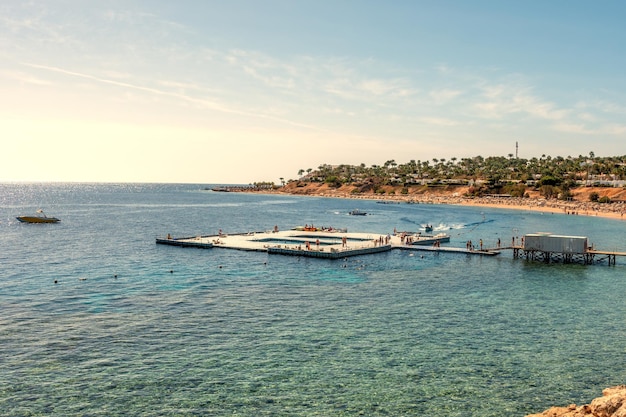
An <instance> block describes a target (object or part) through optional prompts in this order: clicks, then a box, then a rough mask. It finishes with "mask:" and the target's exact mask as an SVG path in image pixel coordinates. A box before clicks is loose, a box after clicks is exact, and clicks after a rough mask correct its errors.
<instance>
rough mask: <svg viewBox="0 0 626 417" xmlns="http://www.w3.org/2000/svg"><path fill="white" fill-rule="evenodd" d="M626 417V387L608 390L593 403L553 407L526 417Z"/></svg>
mask: <svg viewBox="0 0 626 417" xmlns="http://www.w3.org/2000/svg"><path fill="white" fill-rule="evenodd" d="M585 416H593V417H626V385H618V386H616V387H611V388H607V389H605V390H604V391H602V397H598V398H595V399H594V400H593V401H591V403H589V404H585V405H580V406H577V405H576V404H570V405H568V406H566V407H551V408H549V409H547V410H545V411H544V412H542V413H538V414H528V415H527V416H526V417H585Z"/></svg>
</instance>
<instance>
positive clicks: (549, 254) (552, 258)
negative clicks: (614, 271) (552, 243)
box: [505, 246, 626, 266]
mask: <svg viewBox="0 0 626 417" xmlns="http://www.w3.org/2000/svg"><path fill="white" fill-rule="evenodd" d="M505 249H512V250H513V258H515V259H519V258H526V260H530V261H539V262H545V263H565V264H570V263H582V264H584V265H593V264H596V263H601V262H604V261H607V263H608V265H609V266H611V265H615V262H616V258H617V257H618V256H626V252H617V251H602V250H594V249H587V250H586V251H585V252H581V253H567V252H554V251H543V250H533V249H530V250H529V249H524V247H523V246H516V247H510V248H505Z"/></svg>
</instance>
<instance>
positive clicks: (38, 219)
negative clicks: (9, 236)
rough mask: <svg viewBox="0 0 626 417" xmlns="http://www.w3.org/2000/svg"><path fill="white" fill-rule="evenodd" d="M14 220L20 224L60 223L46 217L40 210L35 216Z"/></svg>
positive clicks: (20, 217)
mask: <svg viewBox="0 0 626 417" xmlns="http://www.w3.org/2000/svg"><path fill="white" fill-rule="evenodd" d="M16 219H17V220H19V221H20V222H22V223H58V222H60V221H61V220H59V219H57V218H56V217H48V216H46V215H45V213H44V212H43V210H41V209H39V210H37V215H36V216H18V217H16Z"/></svg>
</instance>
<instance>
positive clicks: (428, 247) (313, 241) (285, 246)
mask: <svg viewBox="0 0 626 417" xmlns="http://www.w3.org/2000/svg"><path fill="white" fill-rule="evenodd" d="M343 238H345V239H346V243H345V244H344V243H343ZM318 240H319V245H318V244H317V241H318ZM437 240H438V239H437V236H434V237H433V236H420V237H418V236H413V244H411V245H406V244H404V243H402V239H401V237H400V236H399V235H397V236H396V235H385V234H377V233H363V232H361V233H358V232H325V231H301V230H285V231H276V232H274V231H266V232H250V233H236V234H222V235H211V236H197V237H188V238H170V239H157V243H162V244H171V245H176V246H191V247H194V246H195V247H206V248H209V247H213V248H226V249H237V250H244V251H262V252H268V251H269V248H272V251H271V253H280V254H291V255H293V254H299V255H302V256H311V257H319V258H339V257H342V256H357V255H360V254H366V253H375V252H382V251H386V250H391V249H404V250H415V251H433V252H455V253H466V254H478V255H495V254H497V253H499V252H496V251H475V250H468V249H466V248H455V247H449V246H433V243H434V242H436V241H437ZM307 243H308V248H307ZM383 247H384V248H383ZM277 249H278V250H277ZM325 254H332V255H328V256H325Z"/></svg>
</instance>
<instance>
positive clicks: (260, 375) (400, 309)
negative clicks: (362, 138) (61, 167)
mask: <svg viewBox="0 0 626 417" xmlns="http://www.w3.org/2000/svg"><path fill="white" fill-rule="evenodd" d="M355 204H356V205H355ZM357 206H358V208H360V209H362V210H364V211H367V212H368V213H369V214H370V215H368V216H364V217H361V216H349V215H347V212H348V211H350V210H352V209H354V208H355V207H357ZM40 207H42V208H44V209H45V210H46V213H47V214H48V215H53V216H56V217H59V218H61V220H62V222H61V223H59V224H52V225H27V224H20V223H18V222H17V220H15V216H17V215H21V214H29V213H34V211H35V210H36V209H37V208H40ZM311 223H313V224H316V225H324V226H333V227H337V228H341V227H347V228H348V230H350V231H355V232H356V231H364V232H372V233H380V234H386V233H390V232H392V231H393V229H394V227H395V228H397V229H398V230H413V229H416V228H417V227H418V226H417V225H420V224H426V223H429V224H430V223H432V224H436V225H438V227H437V228H438V230H442V229H447V231H448V233H450V234H451V235H452V240H451V242H450V243H449V245H451V246H460V247H464V245H465V242H466V241H467V240H472V241H474V242H477V241H479V239H483V241H484V242H485V244H486V245H491V244H495V242H496V241H497V239H501V241H502V242H504V243H506V242H510V240H511V237H512V236H516V235H519V236H521V235H523V234H525V233H533V232H538V231H544V232H545V231H548V232H553V233H559V234H569V235H582V236H588V237H589V239H590V242H591V243H594V244H595V246H596V247H597V248H599V249H607V250H614V249H620V250H626V242H625V241H624V238H623V236H624V232H625V231H626V223H625V222H622V221H616V220H607V219H601V218H595V217H591V218H589V217H583V216H567V215H559V214H554V215H553V214H541V213H530V212H516V211H507V210H495V209H480V208H467V207H454V206H439V205H420V204H414V205H384V204H375V203H374V202H366V201H358V202H355V201H354V200H350V201H345V200H338V199H324V198H303V197H287V196H271V195H269V196H268V195H250V194H238V193H213V192H209V191H204V190H203V186H199V185H158V184H150V185H145V184H135V185H114V184H81V185H77V184H52V185H50V184H46V185H10V184H9V185H7V184H4V185H0V233H1V234H2V238H1V239H0V267H1V269H2V271H3V273H2V279H1V280H0V306H1V311H2V314H0V358H2V360H0V375H2V378H0V415H3V416H48V415H65V416H83V415H89V416H122V415H145V416H160V415H162V416H172V415H181V416H199V415H216V416H232V415H242V416H252V415H254V416H259V415H261V416H262V415H273V416H316V415H317V416H329V415H345V416H352V415H367V416H383V415H387V416H401V415H423V416H502V415H511V416H523V415H525V414H527V413H530V412H538V411H542V410H543V409H545V408H548V407H549V406H551V405H553V404H561V405H563V404H569V403H572V402H575V403H586V402H589V401H590V400H591V399H592V398H594V397H596V396H598V395H600V393H601V390H602V389H603V388H605V387H608V386H611V385H616V384H623V383H625V382H626V369H624V366H623V364H624V363H626V349H624V346H626V326H625V321H626V301H625V298H626V297H624V295H623V294H624V292H623V286H624V279H625V276H626V259H620V258H618V260H617V265H615V266H610V267H609V266H607V265H606V263H604V264H600V265H593V266H583V265H562V264H550V265H546V264H543V263H529V262H526V261H524V260H515V259H513V257H512V254H511V253H507V252H504V253H503V254H501V255H500V256H498V257H489V258H481V257H475V256H467V255H459V254H444V253H442V254H433V253H409V252H406V251H392V252H387V253H381V254H376V255H369V256H363V257H355V258H349V259H347V260H340V261H330V260H322V259H305V258H293V257H283V256H279V255H272V256H270V255H268V254H265V253H255V252H241V251H234V250H227V249H219V248H214V249H211V250H200V249H192V248H178V247H168V246H161V245H158V246H157V245H156V244H155V242H154V239H155V237H157V236H164V235H166V234H167V233H171V234H172V235H173V236H195V235H208V234H216V233H217V231H218V230H219V229H222V230H223V231H224V232H225V233H237V232H246V231H253V230H271V229H272V228H273V227H274V225H278V226H279V228H280V229H287V228H291V227H294V226H297V225H303V224H311ZM55 280H56V281H57V283H56V284H55Z"/></svg>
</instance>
